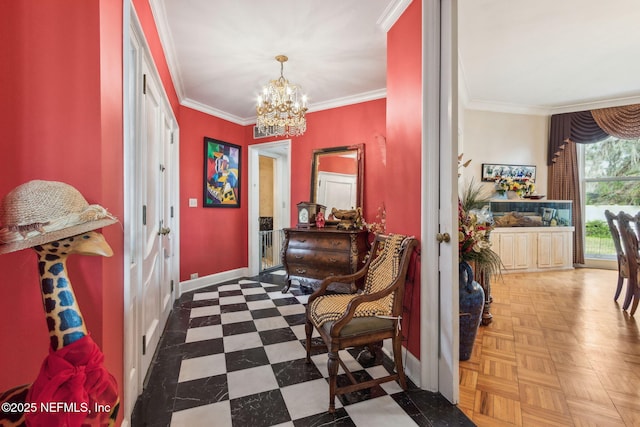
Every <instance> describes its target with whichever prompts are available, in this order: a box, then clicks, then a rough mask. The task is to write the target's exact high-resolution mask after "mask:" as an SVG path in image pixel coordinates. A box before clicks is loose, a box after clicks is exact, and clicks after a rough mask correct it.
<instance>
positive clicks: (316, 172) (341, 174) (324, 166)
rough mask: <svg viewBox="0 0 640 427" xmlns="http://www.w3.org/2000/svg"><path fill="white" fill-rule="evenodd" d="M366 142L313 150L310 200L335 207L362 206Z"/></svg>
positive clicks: (351, 207)
mask: <svg viewBox="0 0 640 427" xmlns="http://www.w3.org/2000/svg"><path fill="white" fill-rule="evenodd" d="M363 181H364V144H356V145H348V146H343V147H331V148H321V149H316V150H314V151H313V160H312V165H311V201H312V202H314V203H319V204H321V205H324V206H326V208H327V209H326V212H327V216H329V214H330V213H331V209H332V208H336V209H354V208H357V207H362V203H363Z"/></svg>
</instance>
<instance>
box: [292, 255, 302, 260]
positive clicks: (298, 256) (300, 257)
mask: <svg viewBox="0 0 640 427" xmlns="http://www.w3.org/2000/svg"><path fill="white" fill-rule="evenodd" d="M294 258H295V259H302V258H304V255H294Z"/></svg>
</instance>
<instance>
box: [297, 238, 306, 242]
mask: <svg viewBox="0 0 640 427" xmlns="http://www.w3.org/2000/svg"><path fill="white" fill-rule="evenodd" d="M306 241H307V239H298V242H300V243H304V242H306Z"/></svg>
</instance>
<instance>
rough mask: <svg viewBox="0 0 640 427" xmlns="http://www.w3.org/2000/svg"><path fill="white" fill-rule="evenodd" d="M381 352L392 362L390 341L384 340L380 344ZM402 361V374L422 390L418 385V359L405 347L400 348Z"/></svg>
mask: <svg viewBox="0 0 640 427" xmlns="http://www.w3.org/2000/svg"><path fill="white" fill-rule="evenodd" d="M382 351H384V352H385V353H386V354H387V356H389V358H390V359H391V360H393V347H392V346H391V340H384V342H383V344H382ZM402 360H403V363H404V374H405V375H406V376H407V378H409V379H410V380H411V381H412V382H413V383H414V384H415V385H416V386H418V388H422V385H421V384H420V359H418V358H417V357H415V356H414V355H413V354H411V353H409V352H408V351H407V349H406V347H402Z"/></svg>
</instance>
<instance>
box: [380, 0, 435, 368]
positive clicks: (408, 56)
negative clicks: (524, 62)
mask: <svg viewBox="0 0 640 427" xmlns="http://www.w3.org/2000/svg"><path fill="white" fill-rule="evenodd" d="M421 39H422V2H419V1H414V2H411V4H410V5H409V7H408V8H407V10H406V11H405V12H404V13H403V15H402V16H401V17H400V19H398V21H397V22H396V23H395V25H394V26H393V27H392V28H391V30H390V31H389V32H388V33H387V141H386V147H387V165H386V171H387V173H386V177H387V179H385V180H384V185H385V186H386V195H387V199H386V200H387V203H386V207H387V230H388V231H389V232H393V233H402V234H407V235H414V236H420V232H421V228H420V212H421V210H420V191H421V185H420V177H421V172H420V168H421V156H422V151H421V144H422V41H421ZM435 90H437V88H435ZM418 271H419V269H418ZM414 292H415V294H414V296H413V300H412V310H411V315H410V319H409V321H410V326H406V327H405V328H404V330H405V331H406V330H409V331H410V334H409V335H410V336H409V340H408V349H409V351H410V352H411V353H413V354H414V355H419V354H420V316H419V309H420V295H419V294H420V286H414Z"/></svg>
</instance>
